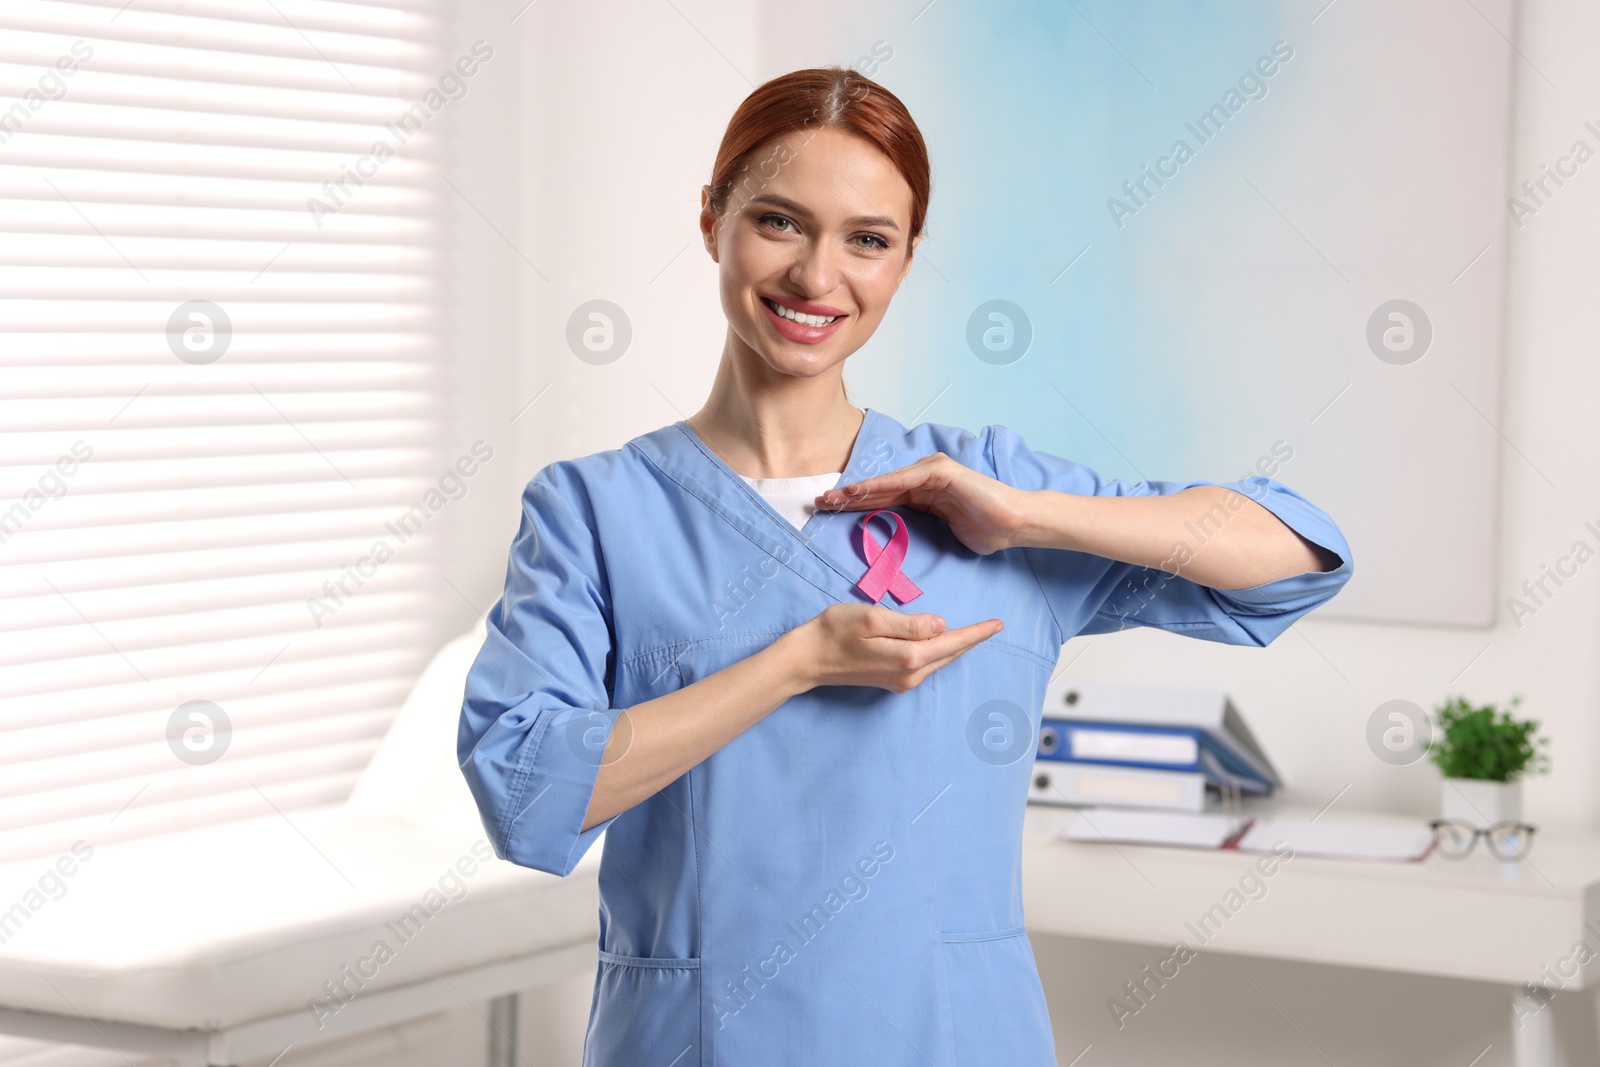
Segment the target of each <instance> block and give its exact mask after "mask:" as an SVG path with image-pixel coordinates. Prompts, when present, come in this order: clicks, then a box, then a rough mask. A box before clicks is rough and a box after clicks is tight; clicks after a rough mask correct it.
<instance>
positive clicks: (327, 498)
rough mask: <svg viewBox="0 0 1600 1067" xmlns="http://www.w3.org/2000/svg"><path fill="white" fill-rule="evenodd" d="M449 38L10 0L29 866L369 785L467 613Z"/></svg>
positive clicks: (327, 12)
mask: <svg viewBox="0 0 1600 1067" xmlns="http://www.w3.org/2000/svg"><path fill="white" fill-rule="evenodd" d="M436 31H437V25H436V21H435V14H434V4H433V3H431V2H425V0H391V2H385V3H376V2H368V0H346V2H338V3H335V2H330V0H187V2H186V0H131V2H127V3H125V2H124V0H78V2H69V0H5V2H4V4H3V5H0V279H3V283H0V862H4V861H9V860H15V859H19V858H25V857H29V856H44V855H51V854H54V853H56V852H57V851H61V850H64V849H65V848H66V847H67V846H68V845H69V844H70V843H71V842H72V841H74V840H77V839H79V838H82V839H84V840H85V841H87V842H88V843H89V844H91V845H95V846H98V845H101V844H104V843H109V842H111V841H115V840H118V839H123V838H128V837H134V836H141V835H144V834H149V833H157V832H161V831H164V830H170V829H175V828H179V827H183V826H190V825H198V824H200V823H208V822H216V821H219V820H227V819H233V818H241V817H250V816H258V815H265V814H271V812H272V810H273V809H274V808H276V809H278V810H280V811H284V812H289V811H292V810H293V809H295V808H299V807H304V806H308V805H316V804H323V803H330V802H336V801H339V800H341V799H343V798H344V796H345V795H347V793H348V792H349V790H350V788H351V786H352V785H353V783H354V781H355V779H356V777H357V776H358V775H359V774H360V772H361V770H362V768H363V767H364V766H365V764H366V762H367V760H368V758H369V757H370V755H371V753H372V752H373V750H374V748H375V747H376V746H377V744H378V742H379V740H380V739H381V738H382V736H383V733H384V731H385V729H386V727H387V726H388V724H389V722H390V720H391V718H392V717H393V715H394V713H395V712H396V711H397V710H398V707H399V705H400V703H401V702H402V701H403V700H404V698H405V695H406V693H407V691H408V689H409V687H410V684H411V682H412V680H413V679H414V678H415V677H416V675H417V674H418V673H419V672H420V670H421V668H422V666H423V665H424V663H425V661H426V658H427V656H428V654H429V653H430V652H431V651H432V650H433V649H434V648H436V647H437V646H438V645H439V643H440V642H441V641H442V640H444V638H445V636H447V635H445V634H443V633H441V632H440V629H439V626H438V624H437V623H436V622H435V621H433V620H434V618H435V617H436V615H437V612H434V611H430V609H429V605H430V603H437V599H438V597H439V596H440V595H441V594H442V595H445V596H450V595H452V594H450V593H449V590H448V588H447V587H444V586H443V584H442V582H441V576H440V572H439V570H438V561H439V559H440V555H441V546H442V545H443V544H444V541H443V535H442V532H441V529H440V527H441V526H442V520H439V519H437V518H436V517H434V512H435V511H436V508H435V507H434V506H433V505H432V504H431V503H428V500H429V498H430V497H437V495H438V494H437V488H436V487H437V484H438V480H439V478H440V476H441V473H442V472H445V471H446V469H447V467H448V466H449V464H450V457H446V456H445V455H444V454H443V449H442V446H441V444H440V441H441V438H442V436H443V427H444V422H443V420H444V417H445V414H446V412H445V410H444V406H445V403H446V401H445V399H444V394H445V392H446V391H445V389H444V381H443V379H444V368H443V355H442V351H443V349H442V346H441V342H440V336H441V332H442V328H441V319H442V313H441V308H440V306H439V305H438V303H437V299H438V298H437V296H436V294H437V293H438V292H439V286H438V284H437V279H436V278H435V277H434V276H433V272H435V271H437V270H438V263H439V255H438V251H439V250H438V247H437V246H438V245H439V243H440V226H439V221H438V217H437V216H438V211H439V203H440V199H439V197H438V195H437V192H436V187H435V183H436V182H437V181H438V167H437V161H438V147H437V144H438V141H439V139H440V138H439V133H438V130H437V129H436V128H434V127H430V126H429V125H428V123H427V120H428V118H429V117H430V115H431V111H430V105H427V104H419V102H420V101H423V100H424V98H425V97H426V96H427V95H428V94H429V92H430V86H434V85H435V84H436V83H437V82H438V79H439V77H440V71H441V70H443V69H445V67H444V63H445V60H444V59H443V58H440V57H436V56H435V55H434V53H433V51H432V50H431V48H430V44H429V42H430V41H431V40H433V39H434V38H435V37H436V36H437V32H436ZM452 58H453V57H452ZM380 144H382V145H387V146H389V148H390V149H391V151H390V152H389V153H387V154H386V153H385V152H383V151H382V150H380V149H379V148H378V146H379V145H380ZM430 489H432V490H434V491H433V492H432V493H430Z"/></svg>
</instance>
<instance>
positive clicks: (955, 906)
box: [459, 69, 1351, 1067]
mask: <svg viewBox="0 0 1600 1067" xmlns="http://www.w3.org/2000/svg"><path fill="white" fill-rule="evenodd" d="M928 191H929V176H928V161H927V154H926V151H925V149H924V146H923V141H922V137H921V135H920V134H919V133H918V131H917V127H916V125H915V124H914V123H913V122H912V120H911V118H910V116H909V115H908V114H907V113H906V111H905V108H904V107H903V106H902V105H901V103H900V101H899V100H897V99H896V98H895V97H894V96H893V95H892V94H890V93H889V92H887V91H886V90H884V89H883V88H882V87H881V86H879V85H877V84H876V83H874V82H871V81H869V80H868V79H866V78H864V77H861V76H859V75H857V74H855V73H853V72H850V71H848V70H844V69H831V70H820V69H819V70H803V71H797V72H795V73H793V74H789V75H786V76H784V77H781V78H778V79H775V80H774V81H771V82H768V83H767V84H765V85H763V86H761V87H760V88H759V89H757V90H756V91H755V92H754V93H752V94H751V95H750V97H749V98H748V99H747V100H745V101H744V103H743V104H742V105H741V106H740V108H739V109H738V111H737V112H736V113H735V115H734V116H733V119H732V121H731V122H730V124H729V126H728V130H727V133H726V136H725V137H724V140H723V143H722V146H721V150H720V151H719V153H718V155H717V160H716V166H715V169H714V172H713V176H712V181H711V184H710V185H708V186H706V187H705V188H704V189H703V190H702V213H701V217H700V228H701V231H702V234H703V236H704V239H705V245H706V249H707V251H708V252H709V253H710V254H711V257H712V258H713V259H714V260H715V261H716V262H717V264H718V266H719V271H720V279H721V282H720V287H721V296H722V306H723V310H724V312H725V313H726V315H727V318H728V333H727V341H726V344H725V346H724V349H723V353H722V362H721V364H720V366H719V368H718V371H717V375H716V380H715V383H714V385H713V387H712V391H711V396H710V398H709V399H708V400H707V401H706V404H705V406H704V407H703V408H701V409H700V410H699V411H698V412H696V413H695V415H694V416H693V417H692V418H690V419H688V420H685V421H681V422H677V423H674V424H673V425H671V426H666V427H663V428H662V429H659V430H656V431H654V432H652V433H647V434H644V435H643V436H641V437H638V438H635V439H634V440H632V441H630V442H628V443H627V444H626V445H624V446H623V447H622V448H620V449H616V450H613V451H608V452H601V453H598V454H596V455H593V456H587V457H583V458H580V459H572V460H564V461H561V462H557V463H552V464H550V465H549V466H547V467H545V468H544V469H543V470H541V471H540V472H539V473H538V474H537V475H536V476H535V477H534V478H533V480H532V481H531V482H530V483H529V484H528V486H527V489H526V490H525V492H524V494H523V518H522V525H521V529H520V531H519V532H518V534H517V537H516V540H515V541H514V543H513V544H512V548H511V558H510V565H509V568H508V572H507V576H506V587H505V594H504V596H503V597H502V599H501V600H500V601H499V603H498V604H497V605H496V606H495V608H494V610H493V611H492V612H491V613H490V615H489V619H488V623H489V626H488V638H487V640H486V641H485V643H484V646H483V649H482V651H481V652H480V653H479V655H478V658H477V661H476V663H475V664H474V666H473V668H472V671H471V674H470V675H469V677H468V680H467V687H466V695H465V701H464V706H463V709H462V726H461V734H460V751H459V758H460V760H461V763H462V768H463V771H464V772H465V774H466V776H467V779H468V781H469V783H470V784H471V787H472V791H473V794H474V795H475V797H476V798H477V802H478V805H479V808H480V809H481V811H482V813H483V818H484V825H485V827H486V829H487V831H488V834H489V839H490V841H491V842H492V843H493V845H494V848H495V850H496V852H497V853H498V854H499V855H500V856H501V857H502V858H505V859H509V860H511V861H513V862H515V863H519V864H523V865H526V866H529V867H536V868H538V869H540V870H544V871H551V872H554V873H556V874H563V875H564V874H567V873H569V872H570V871H571V870H572V869H573V867H574V865H575V864H576V863H577V862H578V860H579V859H580V858H581V857H582V856H583V854H584V852H585V851H586V850H587V849H588V847H589V846H590V845H591V844H592V843H593V842H594V840H595V839H596V837H598V836H599V835H600V833H601V832H602V831H607V841H606V846H605V850H604V855H603V857H602V861H601V867H600V894H601V904H600V907H601V911H600V919H601V932H600V964H599V974H598V977H597V981H596V986H595V993H594V1002H593V1007H592V1011H591V1015H590V1023H589V1032H588V1037H587V1039H586V1042H585V1048H584V1063H585V1064H589V1065H593V1067H620V1065H629V1067H635V1065H641V1064H646V1065H648V1064H657V1065H660V1067H668V1065H672V1067H687V1065H689V1064H695V1065H699V1067H710V1065H713V1064H719V1065H736V1067H747V1065H748V1067H769V1065H774V1064H801V1065H807V1067H839V1065H842V1064H845V1063H863V1064H874V1065H877V1067H885V1065H894V1064H907V1065H911V1064H917V1065H927V1064H934V1065H939V1067H945V1065H952V1067H953V1065H958V1064H960V1065H970V1064H978V1063H995V1064H1007V1065H1015V1067H1046V1065H1052V1064H1054V1063H1055V1062H1056V1061H1055V1057H1054V1053H1053V1041H1052V1036H1051V1031H1050V1021H1049V1017H1048V1015H1047V1013H1046V1009H1045V1000H1044V996H1043V993H1042V991H1041V988H1040V984H1039V979H1038V974H1037V970H1036V968H1035V965H1034V959H1033V954H1032V950H1031V948H1030V947H1029V944H1028V940H1027V938H1026V936H1025V935H1024V933H1023V916H1022V901H1021V892H1020V878H1019V875H1020V858H1021V830H1022V815H1023V805H1024V802H1025V798H1026V795H1027V789H1028V777H1029V772H1030V768H1031V763H1032V761H1031V759H1029V758H1027V757H1029V756H1031V754H1032V748H1033V740H1034V737H1035V734H1036V732H1037V726H1038V720H1039V714H1040V709H1041V705H1042V702H1043V698H1044V692H1045V684H1046V682H1047V680H1048V679H1049V677H1050V674H1051V670H1052V668H1053V667H1054V665H1055V663H1056V661H1057V658H1058V656H1059V654H1060V651H1061V646H1062V643H1063V642H1065V641H1066V640H1067V639H1069V638H1071V637H1073V636H1075V635H1078V634H1093V633H1103V632H1106V631H1110V630H1115V629H1120V628H1122V627H1123V626H1126V625H1129V624H1133V625H1143V626H1158V627H1162V628H1164V629H1168V630H1173V631H1176V632H1179V633H1185V634H1189V635H1191V636H1195V637H1201V638H1205V639H1208V640H1213V641H1225V642H1229V643H1233V644H1253V645H1265V644H1267V643H1268V642H1269V641H1271V640H1272V639H1273V638H1274V637H1276V636H1277V635H1278V634H1280V633H1282V632H1283V631H1284V630H1285V629H1286V628H1287V627H1288V626H1289V625H1290V624H1291V623H1293V622H1294V621H1295V620H1296V619H1298V618H1299V617H1300V616H1302V615H1304V614H1305V613H1306V612H1308V611H1310V610H1311V609H1312V608H1314V607H1316V606H1318V605H1319V604H1321V603H1323V602H1325V601H1326V600H1328V599H1329V598H1330V597H1332V596H1333V595H1334V593H1336V592H1337V591H1338V590H1339V588H1340V587H1341V586H1342V585H1343V584H1344V582H1345V581H1346V580H1347V579H1348V578H1349V576H1350V571H1351V561H1350V552H1349V548H1348V546H1347V545H1346V544H1345V541H1344V538H1343V537H1342V536H1341V535H1340V533H1339V530H1338V529H1337V527H1335V525H1334V524H1333V522H1332V521H1330V520H1329V518H1328V517H1327V516H1326V515H1325V514H1324V513H1323V512H1322V511H1320V510H1318V509H1317V508H1316V507H1315V506H1313V505H1312V504H1310V503H1309V502H1308V501H1306V500H1305V499H1304V498H1302V497H1300V496H1299V495H1298V494H1296V493H1295V492H1293V491H1292V490H1290V489H1288V488H1287V487H1285V486H1283V485H1281V484H1279V483H1277V482H1274V481H1271V480H1268V479H1265V478H1251V479H1247V480H1246V481H1241V482H1233V483H1227V484H1226V485H1219V484H1215V483H1207V482H1184V483H1178V482H1140V483H1137V484H1134V485H1128V484H1125V483H1123V482H1120V481H1103V480H1101V479H1100V478H1099V477H1098V476H1097V475H1096V474H1095V473H1094V472H1093V471H1091V470H1089V469H1088V468H1086V467H1083V466H1081V465H1079V464H1077V463H1073V462H1071V461H1069V460H1065V459H1061V458H1058V457H1055V456H1051V455H1047V454H1045V453H1041V452H1035V451H1032V450H1030V449H1029V448H1028V447H1027V445H1026V444H1024V443H1023V441H1022V439H1021V438H1020V437H1018V435H1017V434H1015V433H1014V432H1012V431H1011V430H1008V429H1006V428H1005V427H1003V426H987V427H985V428H984V429H983V430H982V431H980V432H978V433H976V434H973V433H970V432H967V431H965V430H961V429H957V428H953V427H949V426H940V425H934V424H924V425H919V426H916V427H914V428H911V429H907V428H906V427H904V426H902V425H900V424H899V423H897V422H895V421H894V420H893V419H891V418H889V417H888V416H887V415H884V414H882V413H881V412H877V411H873V410H871V409H866V410H862V409H858V408H856V407H854V406H853V405H851V404H850V403H849V401H848V399H847V398H846V396H845V393H844V388H843V382H842V378H841V372H842V370H843V366H844V361H845V359H846V358H847V357H848V356H849V355H850V354H851V353H853V352H855V351H856V350H857V349H858V348H860V347H861V345H863V344H864V343H865V342H866V341H867V339H868V338H870V337H871V336H872V333H873V331H874V329H876V327H877V325H878V323H879V321H881V320H882V318H883V315H884V313H885V311H887V309H888V306H889V301H890V299H891V298H892V297H893V295H894V293H895V290H896V289H897V288H898V287H899V285H900V282H901V281H902V280H903V279H904V278H905V276H906V272H907V271H908V270H910V268H911V263H912V259H913V250H914V249H915V248H916V246H917V244H918V242H919V241H920V240H921V234H922V226H923V219H924V216H925V214H926V210H927V203H928ZM763 492H765V493H768V494H770V499H768V498H764V496H763V495H762V494H763ZM797 493H798V494H800V497H801V499H798V500H797V499H796V494H797ZM807 502H809V503H814V504H815V505H817V508H816V509H814V510H813V509H807V508H805V507H802V506H801V505H802V504H804V503H807ZM876 509H889V510H892V511H893V515H880V516H878V517H876V518H874V519H871V520H870V521H871V531H872V532H871V539H870V541H869V540H867V538H866V537H864V536H863V530H864V528H865V524H866V523H867V521H868V519H867V516H868V515H870V514H871V510H876ZM808 510H809V514H808V513H807V512H808ZM902 530H903V533H902V532H900V531H902ZM1197 535H1198V536H1197ZM1202 539H1203V541H1202ZM880 552H882V554H883V555H882V559H881V560H880V559H879V555H880ZM902 554H903V558H902V559H901V561H900V562H899V564H898V565H897V564H895V562H894V560H895V559H896V557H899V556H901V555H902ZM874 576H876V577H874ZM880 600H881V601H882V602H881V603H878V601H880ZM907 605H910V606H907Z"/></svg>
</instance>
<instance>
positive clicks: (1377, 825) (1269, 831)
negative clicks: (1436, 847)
mask: <svg viewBox="0 0 1600 1067" xmlns="http://www.w3.org/2000/svg"><path fill="white" fill-rule="evenodd" d="M1275 844H1278V845H1288V846H1289V847H1290V848H1292V849H1294V854H1295V855H1296V856H1320V857H1324V858H1328V859H1350V860H1387V861H1390V862H1402V863H1403V862H1413V861H1416V860H1420V859H1422V858H1423V857H1424V856H1426V855H1427V854H1428V850H1429V849H1430V848H1431V847H1432V846H1433V831H1432V830H1431V829H1429V828H1428V826H1427V824H1425V823H1416V824H1411V823H1406V822H1387V821H1385V822H1377V821H1358V820H1354V819H1342V820H1341V819H1326V820H1318V821H1316V822H1312V821H1311V820H1309V819H1272V818H1265V819H1260V820H1258V821H1257V822H1256V824H1255V825H1254V826H1252V827H1250V829H1249V830H1248V831H1247V832H1246V833H1245V835H1244V836H1243V837H1242V838H1240V839H1239V851H1241V852H1271V851H1272V846H1273V845H1275Z"/></svg>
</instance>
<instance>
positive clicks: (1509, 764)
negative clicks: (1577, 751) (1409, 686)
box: [1428, 696, 1550, 782]
mask: <svg viewBox="0 0 1600 1067" xmlns="http://www.w3.org/2000/svg"><path fill="white" fill-rule="evenodd" d="M1520 703H1522V697H1520V696H1516V697H1512V698H1511V704H1510V707H1511V709H1512V710H1515V709H1516V707H1517V705H1518V704H1520ZM1433 713H1434V718H1435V719H1437V720H1438V724H1439V735H1438V736H1437V737H1436V739H1435V740H1434V742H1433V744H1432V745H1430V746H1429V747H1428V756H1429V758H1431V759H1432V760H1433V762H1434V763H1435V764H1436V765H1437V766H1438V768H1439V770H1441V771H1442V772H1444V776H1445V777H1446V778H1475V779H1478V780H1479V781H1486V782H1509V781H1512V780H1513V779H1516V778H1519V777H1528V776H1532V775H1535V774H1544V773H1545V772H1547V771H1549V769H1550V754H1549V753H1548V752H1547V751H1546V750H1545V749H1546V746H1548V745H1549V743H1550V739H1549V738H1548V737H1540V736H1537V735H1538V732H1539V720H1538V719H1517V718H1515V717H1514V716H1512V714H1511V711H1502V710H1500V709H1499V708H1497V707H1495V705H1493V704H1485V705H1483V706H1482V707H1473V706H1472V705H1471V704H1470V703H1468V701H1467V699H1466V698H1465V697H1459V696H1458V697H1450V698H1448V699H1447V700H1446V701H1445V702H1444V703H1443V704H1440V705H1439V706H1438V707H1436V708H1434V709H1433Z"/></svg>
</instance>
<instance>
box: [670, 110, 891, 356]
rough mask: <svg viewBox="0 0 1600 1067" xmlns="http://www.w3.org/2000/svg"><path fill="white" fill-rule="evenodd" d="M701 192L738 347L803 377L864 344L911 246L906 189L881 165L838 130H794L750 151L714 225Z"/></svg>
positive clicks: (873, 152)
mask: <svg viewBox="0 0 1600 1067" xmlns="http://www.w3.org/2000/svg"><path fill="white" fill-rule="evenodd" d="M710 191H711V187H710V186H705V187H704V188H703V189H702V190H701V205H702V211H701V216H700V229H701V232H702V234H703V236H704V237H705V242H706V249H707V250H708V251H709V252H710V253H711V258H712V259H713V260H715V261H716V262H717V264H718V265H719V266H720V267H721V271H720V277H721V283H720V288H721V295H722V310H723V312H724V314H726V315H727V316H728V326H729V329H731V330H732V331H733V333H734V334H735V335H737V337H738V339H739V340H740V341H742V342H744V345H745V347H747V348H749V349H750V350H751V351H752V352H754V353H755V354H756V355H757V356H758V357H760V358H761V359H762V360H764V361H765V362H766V363H767V365H768V366H770V367H771V368H772V369H773V370H776V371H778V372H780V373H782V374H790V375H796V376H799V377H812V376H813V375H816V374H820V373H822V372H824V371H826V370H829V369H830V368H833V367H836V366H838V365H839V364H840V363H842V362H843V361H844V359H845V357H846V356H848V355H850V354H851V353H852V352H854V351H855V350H856V349H858V348H860V347H861V346H862V345H863V344H865V343H866V341H867V338H869V337H871V336H872V333H873V331H874V330H876V329H877V328H878V323H879V322H880V321H882V319H883V313H884V312H885V311H887V310H888V308H889V300H890V298H891V297H893V296H894V293H895V290H896V289H898V288H899V287H900V281H901V279H902V278H904V277H905V276H906V271H908V270H910V269H911V250H912V249H913V248H915V247H916V244H917V241H920V240H921V238H920V237H918V238H917V239H916V240H911V239H910V238H909V230H910V228H911V186H910V185H908V184H907V183H906V180H905V179H904V178H903V177H901V175H900V172H899V171H898V170H897V169H895V166H894V164H893V163H891V162H890V161H889V157H887V156H885V155H884V154H883V153H882V152H880V151H878V149H877V148H875V147H873V146H872V145H871V144H869V143H868V142H867V141H865V140H863V139H862V138H860V137H857V136H855V135H853V134H849V133H845V132H843V131H841V130H836V129H832V128H823V129H820V130H817V131H815V132H802V133H796V134H792V135H786V136H784V137H781V138H777V139H774V140H773V141H770V142H768V143H767V144H766V145H764V146H763V147H761V148H759V149H757V150H756V151H755V152H754V153H753V154H752V155H751V157H750V161H749V169H748V170H747V171H745V172H744V174H743V175H742V176H741V177H740V178H739V179H737V180H736V181H735V185H734V189H733V192H732V193H731V194H730V196H729V198H728V204H727V207H726V208H725V210H724V212H723V216H722V218H721V219H717V218H716V217H715V216H713V215H712V214H711V211H710V209H709V207H708V206H707V204H708V203H709V198H710ZM796 314H798V315H799V316H800V321H796V320H795V318H794V317H793V316H794V315H796Z"/></svg>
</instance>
